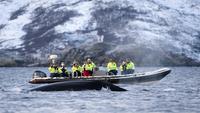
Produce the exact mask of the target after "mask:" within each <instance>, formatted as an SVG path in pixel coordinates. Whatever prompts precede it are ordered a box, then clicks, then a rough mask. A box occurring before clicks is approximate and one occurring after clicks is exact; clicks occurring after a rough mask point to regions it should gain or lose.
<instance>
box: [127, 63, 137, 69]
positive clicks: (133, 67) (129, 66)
mask: <svg viewBox="0 0 200 113" xmlns="http://www.w3.org/2000/svg"><path fill="white" fill-rule="evenodd" d="M126 69H127V70H128V69H135V65H134V63H133V62H129V63H127V64H126Z"/></svg>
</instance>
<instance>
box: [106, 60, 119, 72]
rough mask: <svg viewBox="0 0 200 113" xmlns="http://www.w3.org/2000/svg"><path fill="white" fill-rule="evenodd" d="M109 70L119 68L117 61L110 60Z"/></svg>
mask: <svg viewBox="0 0 200 113" xmlns="http://www.w3.org/2000/svg"><path fill="white" fill-rule="evenodd" d="M107 69H108V71H110V70H117V64H116V63H115V62H109V63H108V65H107Z"/></svg>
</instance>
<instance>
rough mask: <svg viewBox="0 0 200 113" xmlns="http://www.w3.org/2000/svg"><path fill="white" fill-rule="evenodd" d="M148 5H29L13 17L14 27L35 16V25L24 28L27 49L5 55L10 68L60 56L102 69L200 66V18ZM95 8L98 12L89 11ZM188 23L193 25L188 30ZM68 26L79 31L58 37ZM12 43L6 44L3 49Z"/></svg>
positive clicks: (32, 20) (87, 1)
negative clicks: (112, 65)
mask: <svg viewBox="0 0 200 113" xmlns="http://www.w3.org/2000/svg"><path fill="white" fill-rule="evenodd" d="M3 1H4V0H3ZM3 1H0V2H3ZM9 2H12V1H9ZM144 2H145V3H144V4H145V5H147V7H145V5H144V7H143V5H142V6H141V7H138V6H137V5H134V4H135V3H133V2H131V0H130V1H129V0H125V1H121V2H119V1H106V2H105V1H104V2H103V1H90V0H80V1H74V2H73V1H71V2H70V3H65V2H59V3H52V4H51V3H50V5H47V7H44V6H42V5H38V6H37V7H34V9H31V8H30V6H31V5H32V4H30V3H29V4H28V5H24V6H22V7H19V8H18V9H17V10H16V11H13V12H12V13H11V15H10V18H9V19H10V21H12V22H13V20H17V19H19V18H18V17H19V16H23V15H24V14H26V13H30V12H31V14H30V15H31V17H30V22H29V23H26V24H25V25H24V24H23V25H24V26H22V30H23V31H24V32H25V35H24V34H23V36H22V37H20V39H22V41H23V43H22V44H21V47H20V48H17V49H15V48H7V49H5V50H4V49H2V51H3V53H5V54H4V55H5V56H8V57H9V60H7V61H8V63H9V66H10V65H12V64H13V65H14V66H26V65H29V64H30V65H32V64H34V66H37V64H39V65H41V64H42V65H47V60H44V59H45V58H47V57H48V55H49V54H58V55H59V56H60V58H61V59H60V60H63V61H65V62H66V63H67V64H71V63H72V62H73V61H74V60H78V61H79V62H80V63H83V62H84V61H85V59H87V58H92V59H93V61H94V62H95V63H96V64H99V65H104V66H105V64H106V63H107V61H108V59H109V58H113V59H115V60H116V61H117V62H118V64H120V63H121V62H122V61H123V60H124V59H126V58H131V59H132V60H133V61H134V62H135V63H136V65H137V66H152V65H153V66H182V65H187V66H199V65H200V61H199V60H198V59H199V58H198V56H200V55H199V54H200V46H199V45H200V31H199V29H195V27H193V26H190V25H189V24H188V23H189V21H188V20H187V18H188V17H190V18H191V17H193V18H195V19H197V18H199V17H195V16H197V15H195V14H188V12H189V11H185V12H184V11H183V10H184V8H181V9H173V8H172V7H170V6H169V5H168V4H166V5H165V4H163V3H160V2H155V1H149V0H147V1H144ZM82 4H86V5H83V6H82ZM91 4H92V8H88V7H90V5H91ZM136 4H137V3H136ZM141 4H143V3H141ZM141 4H139V5H141ZM151 5H152V6H151ZM31 7H32V6H31ZM74 7H76V8H74ZM77 7H78V8H77ZM79 7H80V9H79ZM183 7H185V6H183ZM87 8H88V9H87ZM30 10H31V11H30ZM27 11H29V12H27ZM84 11H85V12H84ZM163 15H164V16H163ZM77 18H78V19H77ZM85 18H88V19H85ZM185 18H186V20H184V19H185ZM82 19H83V20H84V21H86V22H85V24H83V23H84V22H82ZM195 19H193V20H194V21H195ZM25 20H26V19H25ZM197 20H198V19H197ZM184 21H188V22H186V23H185V24H184ZM173 22H174V23H173ZM197 22H198V21H197ZM66 23H67V25H65V24H66ZM71 24H74V25H71ZM7 25H9V24H4V23H0V32H1V31H2V30H3V29H5V28H6V29H7ZM62 25H65V26H64V27H68V29H73V30H72V31H70V30H69V31H67V30H63V31H62V32H58V31H57V30H56V27H58V26H62ZM70 25H71V26H70ZM79 25H82V26H79ZM77 26H79V27H77ZM188 26H189V27H188ZM64 27H63V26H62V29H65V28H64ZM70 27H71V28H70ZM74 27H75V28H74ZM76 27H77V28H76ZM197 27H198V26H197ZM8 28H9V27H8ZM66 29H67V28H66ZM0 35H1V34H0ZM100 36H103V37H104V40H103V42H98V41H96V40H97V38H96V37H100ZM180 37H181V38H180ZM188 38H192V39H191V40H190V39H188ZM6 41H7V40H1V39H0V47H2V46H1V45H3V43H4V42H6ZM15 52H19V54H17V55H16V56H17V57H20V60H19V59H15V57H10V56H13V55H15ZM21 59H24V60H21ZM0 62H1V61H0ZM11 62H12V63H11ZM4 64H6V63H5V62H4Z"/></svg>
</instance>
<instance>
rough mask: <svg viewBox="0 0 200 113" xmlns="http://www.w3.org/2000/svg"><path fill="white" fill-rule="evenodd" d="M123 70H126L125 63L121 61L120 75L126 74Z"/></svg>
mask: <svg viewBox="0 0 200 113" xmlns="http://www.w3.org/2000/svg"><path fill="white" fill-rule="evenodd" d="M125 70H126V62H125V61H123V62H122V64H121V65H120V71H121V74H122V75H124V74H126V73H125Z"/></svg>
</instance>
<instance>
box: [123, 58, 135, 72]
mask: <svg viewBox="0 0 200 113" xmlns="http://www.w3.org/2000/svg"><path fill="white" fill-rule="evenodd" d="M120 70H121V74H122V75H124V74H133V73H134V71H135V65H134V63H133V62H132V61H131V60H130V59H126V61H125V62H123V63H122V65H121V66H120Z"/></svg>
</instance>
